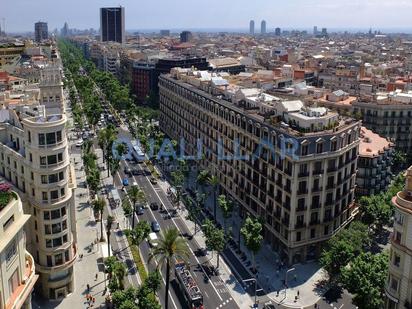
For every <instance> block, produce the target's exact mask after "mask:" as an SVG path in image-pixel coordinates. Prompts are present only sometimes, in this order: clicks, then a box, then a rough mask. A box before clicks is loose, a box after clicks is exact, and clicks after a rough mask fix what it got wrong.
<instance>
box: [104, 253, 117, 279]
mask: <svg viewBox="0 0 412 309" xmlns="http://www.w3.org/2000/svg"><path fill="white" fill-rule="evenodd" d="M116 262H117V259H116V257H114V256H109V257H108V258H107V259H105V261H104V266H105V267H106V270H107V273H108V274H109V275H108V277H109V280H110V279H111V277H112V275H113V268H114V264H115V263H116Z"/></svg>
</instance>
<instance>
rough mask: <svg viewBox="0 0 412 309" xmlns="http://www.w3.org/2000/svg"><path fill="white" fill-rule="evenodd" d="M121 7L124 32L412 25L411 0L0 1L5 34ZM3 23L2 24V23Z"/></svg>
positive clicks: (75, 23) (83, 20)
mask: <svg viewBox="0 0 412 309" xmlns="http://www.w3.org/2000/svg"><path fill="white" fill-rule="evenodd" d="M118 5H122V6H124V7H125V10H126V30H136V31H138V30H149V29H153V30H157V29H172V30H173V29H188V30H190V29H247V28H248V27H249V20H251V19H254V20H255V25H256V27H257V28H259V27H260V21H261V20H262V19H264V20H266V23H267V29H268V31H273V29H274V28H275V27H280V28H283V29H290V28H296V29H301V28H307V29H311V28H313V26H315V25H317V26H318V28H322V27H327V28H329V29H337V28H339V29H349V30H350V29H369V28H370V27H371V28H372V29H374V30H375V29H376V30H379V29H411V31H412V22H411V20H412V19H411V11H412V0H396V1H393V0H127V1H125V0H117V1H106V0H0V20H1V21H3V20H2V18H5V22H6V31H7V32H24V31H33V29H34V23H35V22H36V21H39V20H41V21H46V22H48V24H49V30H53V29H55V28H58V29H60V28H61V27H62V26H63V24H64V22H67V23H68V25H69V28H77V29H86V28H95V29H98V28H99V8H100V7H104V6H118ZM1 25H3V22H1Z"/></svg>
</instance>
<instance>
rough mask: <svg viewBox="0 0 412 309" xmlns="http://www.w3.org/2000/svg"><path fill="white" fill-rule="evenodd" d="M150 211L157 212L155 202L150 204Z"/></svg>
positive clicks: (157, 206)
mask: <svg viewBox="0 0 412 309" xmlns="http://www.w3.org/2000/svg"><path fill="white" fill-rule="evenodd" d="M150 209H151V210H158V209H159V204H157V203H156V202H152V203H150Z"/></svg>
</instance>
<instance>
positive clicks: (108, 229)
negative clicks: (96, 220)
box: [106, 215, 114, 256]
mask: <svg viewBox="0 0 412 309" xmlns="http://www.w3.org/2000/svg"><path fill="white" fill-rule="evenodd" d="M113 223H114V217H113V216H110V215H109V216H107V221H106V233H107V251H108V252H109V256H110V234H111V229H112V225H113Z"/></svg>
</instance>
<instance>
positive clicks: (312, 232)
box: [310, 229, 316, 238]
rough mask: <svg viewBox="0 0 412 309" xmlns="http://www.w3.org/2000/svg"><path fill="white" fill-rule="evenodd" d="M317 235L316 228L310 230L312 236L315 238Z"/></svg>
mask: <svg viewBox="0 0 412 309" xmlns="http://www.w3.org/2000/svg"><path fill="white" fill-rule="evenodd" d="M315 236H316V230H315V229H311V230H310V238H315Z"/></svg>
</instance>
